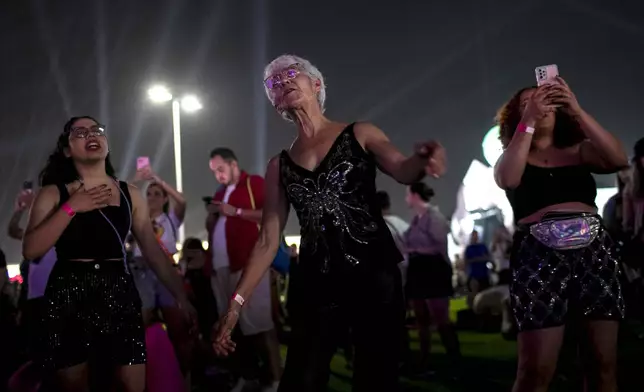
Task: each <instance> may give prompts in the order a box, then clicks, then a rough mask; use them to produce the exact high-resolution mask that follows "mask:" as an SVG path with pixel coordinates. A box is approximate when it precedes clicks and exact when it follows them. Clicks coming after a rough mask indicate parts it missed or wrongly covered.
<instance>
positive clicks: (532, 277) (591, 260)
mask: <svg viewBox="0 0 644 392" xmlns="http://www.w3.org/2000/svg"><path fill="white" fill-rule="evenodd" d="M510 265H511V270H512V282H511V284H510V300H511V305H512V311H513V313H514V317H515V319H516V321H517V327H518V330H519V331H528V330H535V329H543V328H550V327H556V326H561V325H564V324H565V323H566V322H567V319H568V318H569V317H570V315H571V314H574V315H577V316H579V317H582V318H586V319H596V320H621V319H622V318H623V317H624V298H623V297H622V290H621V287H620V282H619V274H620V271H619V261H618V259H617V258H616V257H615V250H614V246H613V241H612V240H611V238H610V236H609V235H608V233H607V232H606V231H605V230H604V229H603V228H600V229H599V233H598V234H597V237H596V238H595V240H594V241H593V242H591V243H590V244H589V245H588V246H586V247H585V248H581V249H573V250H554V249H551V248H549V247H547V246H545V245H544V244H542V243H541V242H539V241H538V240H537V239H536V238H535V237H533V236H532V235H531V234H530V233H529V232H527V231H517V232H516V233H515V235H514V240H513V244H512V255H511V259H510Z"/></svg>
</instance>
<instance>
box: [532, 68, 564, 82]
mask: <svg viewBox="0 0 644 392" xmlns="http://www.w3.org/2000/svg"><path fill="white" fill-rule="evenodd" d="M534 73H535V74H536V76H537V86H543V85H544V84H552V83H557V79H556V78H557V76H559V67H557V64H550V65H543V66H541V67H537V68H535V69H534Z"/></svg>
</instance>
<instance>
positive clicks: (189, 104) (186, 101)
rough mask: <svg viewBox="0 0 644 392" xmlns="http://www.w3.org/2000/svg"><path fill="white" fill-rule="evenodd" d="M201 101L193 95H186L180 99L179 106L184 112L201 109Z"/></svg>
mask: <svg viewBox="0 0 644 392" xmlns="http://www.w3.org/2000/svg"><path fill="white" fill-rule="evenodd" d="M202 107H203V106H201V102H199V100H198V99H197V97H195V96H194V95H186V96H185V97H183V99H182V100H181V108H182V109H183V110H185V111H186V112H196V111H197V110H199V109H201V108H202Z"/></svg>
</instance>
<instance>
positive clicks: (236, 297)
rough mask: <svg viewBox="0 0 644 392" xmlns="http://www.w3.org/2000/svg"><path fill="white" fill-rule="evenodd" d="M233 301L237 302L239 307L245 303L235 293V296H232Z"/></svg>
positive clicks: (242, 298)
mask: <svg viewBox="0 0 644 392" xmlns="http://www.w3.org/2000/svg"><path fill="white" fill-rule="evenodd" d="M233 301H235V302H237V303H238V304H239V306H244V302H245V301H244V297H242V296H241V295H239V294H237V293H235V295H233Z"/></svg>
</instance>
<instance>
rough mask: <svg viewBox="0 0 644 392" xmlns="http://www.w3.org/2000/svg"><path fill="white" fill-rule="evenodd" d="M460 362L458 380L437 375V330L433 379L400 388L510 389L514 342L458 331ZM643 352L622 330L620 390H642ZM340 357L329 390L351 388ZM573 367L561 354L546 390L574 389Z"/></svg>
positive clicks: (440, 391)
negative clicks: (461, 358)
mask: <svg viewBox="0 0 644 392" xmlns="http://www.w3.org/2000/svg"><path fill="white" fill-rule="evenodd" d="M464 308H465V302H464V301H463V300H454V301H453V302H452V319H453V320H455V319H456V313H457V312H458V311H459V310H462V309H464ZM411 335H412V336H411V337H412V350H413V351H414V352H415V353H418V349H419V347H418V336H417V334H416V333H415V331H412V334H411ZM459 338H460V341H461V349H462V353H463V357H464V359H463V364H462V369H461V374H463V377H461V378H460V379H459V380H458V381H451V380H448V379H441V378H440V373H441V369H443V370H444V369H446V367H447V366H448V365H447V362H446V358H445V357H444V351H443V347H442V345H441V344H440V340H439V338H438V335H437V334H433V335H432V359H433V360H434V363H435V365H436V369H437V371H438V372H437V376H436V378H433V379H427V380H418V379H410V378H403V382H402V383H403V386H404V391H406V392H413V391H432V392H461V391H462V392H465V391H475V390H476V391H490V392H497V391H498V392H501V391H510V390H511V388H512V383H513V381H514V376H515V372H516V343H515V342H511V341H506V340H504V339H503V338H502V337H501V335H500V334H498V333H478V332H470V331H459ZM642 353H644V344H643V342H642V340H638V339H636V338H635V337H634V336H631V335H630V334H627V333H622V339H621V341H620V366H619V368H620V391H622V392H625V391H628V392H630V391H633V392H634V391H642V390H644V382H643V380H644V377H642V373H641V371H642V370H641V369H642V367H641V358H642ZM345 364H346V362H345V360H344V357H343V356H342V355H341V353H339V354H338V355H336V356H335V357H334V358H333V361H332V363H331V371H332V377H331V380H330V382H329V391H330V392H349V391H351V372H349V371H347V370H346V368H345ZM577 373H578V372H577V371H575V368H574V367H573V365H571V360H570V359H569V358H562V359H561V360H560V366H559V371H558V375H557V377H556V378H555V380H554V381H553V384H552V386H551V389H550V391H553V392H564V391H565V392H574V391H576V390H577V389H576V387H577V386H578V385H579V381H578V380H573V379H571V378H568V377H565V376H564V375H565V374H568V375H573V377H574V375H575V374H577Z"/></svg>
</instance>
